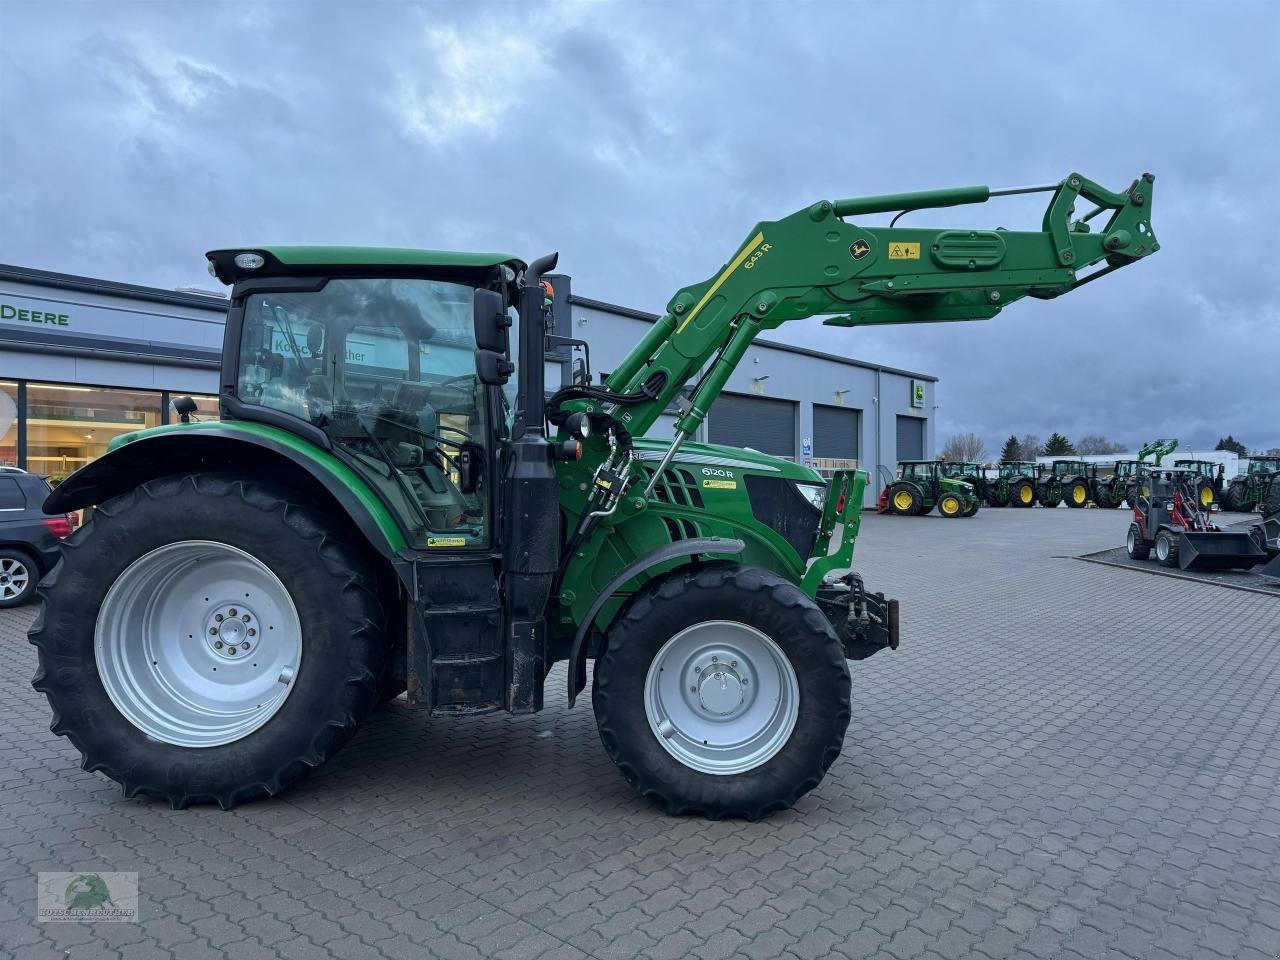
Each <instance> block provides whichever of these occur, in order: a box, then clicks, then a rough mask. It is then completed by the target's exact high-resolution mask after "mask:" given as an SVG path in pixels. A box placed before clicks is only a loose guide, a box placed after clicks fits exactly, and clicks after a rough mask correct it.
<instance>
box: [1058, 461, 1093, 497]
mask: <svg viewBox="0 0 1280 960" xmlns="http://www.w3.org/2000/svg"><path fill="white" fill-rule="evenodd" d="M1052 470H1053V479H1054V480H1055V481H1056V482H1057V485H1058V489H1059V490H1060V491H1061V498H1062V502H1063V503H1065V504H1066V505H1067V506H1068V507H1071V508H1072V509H1079V508H1081V507H1087V506H1088V505H1089V504H1090V503H1091V502H1094V501H1096V500H1097V498H1098V465H1097V464H1096V463H1086V462H1085V461H1084V460H1055V461H1053V468H1052Z"/></svg>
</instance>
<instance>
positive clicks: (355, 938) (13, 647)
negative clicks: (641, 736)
mask: <svg viewBox="0 0 1280 960" xmlns="http://www.w3.org/2000/svg"><path fill="white" fill-rule="evenodd" d="M1126 525H1127V519H1126V518H1125V517H1124V515H1123V514H1122V512H1120V511H1116V512H1111V511H1095V510H1088V511H1068V510H1066V509H1065V508H1061V509H1058V510H1054V511H1048V510H1039V509H1037V510H1031V511H1012V510H1004V511H1000V510H985V511H983V512H982V513H980V514H979V515H978V516H977V517H976V518H974V519H972V520H944V519H942V518H939V517H926V518H913V519H901V518H889V517H874V516H873V517H868V518H867V519H866V521H865V523H864V528H863V535H862V537H861V539H860V542H859V568H860V569H861V570H862V571H863V572H864V573H865V575H866V578H867V582H868V584H869V585H871V586H873V588H877V589H879V588H884V589H887V590H889V591H890V592H891V593H894V594H896V595H897V596H898V597H900V598H901V600H902V604H903V614H902V622H903V632H904V642H903V646H902V649H900V650H899V651H897V652H896V653H882V654H879V655H877V656H876V657H874V658H872V659H871V660H869V661H866V662H864V663H862V664H859V665H856V666H855V672H854V694H853V696H854V711H853V716H854V720H853V723H852V725H851V726H850V728H849V734H848V739H847V740H846V743H845V749H844V754H843V756H842V757H841V758H840V759H839V760H838V761H837V762H836V764H835V765H834V766H833V767H832V769H831V772H830V774H829V776H828V777H827V779H826V780H825V781H824V782H823V783H822V785H821V786H820V787H819V788H818V789H817V790H815V791H813V792H812V793H810V794H809V795H808V796H807V797H805V798H804V799H803V800H802V801H801V802H800V803H799V805H798V806H797V807H796V808H795V809H794V810H791V811H788V812H786V813H783V814H780V815H777V816H774V817H773V818H772V819H770V820H768V821H767V822H764V823H755V824H748V823H736V822H722V823H706V822H703V821H701V820H695V819H672V818H668V817H666V816H663V815H662V814H660V813H659V812H657V811H656V810H655V809H654V808H653V807H652V806H650V805H649V804H648V803H647V802H646V801H644V800H642V799H640V798H638V797H636V796H635V795H634V794H633V793H632V792H631V790H630V789H629V788H628V787H627V786H626V784H625V783H624V782H623V780H622V778H621V777H620V776H619V775H618V774H617V773H616V772H615V771H614V769H613V768H612V766H611V764H610V763H609V761H608V759H607V758H606V756H605V754H604V751H603V750H602V748H601V746H600V742H599V740H598V738H597V736H596V731H595V723H594V720H593V718H592V716H591V711H590V707H589V702H590V701H589V700H588V701H587V703H586V704H583V702H582V701H579V705H578V707H577V708H576V709H575V710H572V711H570V710H569V709H568V708H567V707H566V704H565V701H564V695H563V692H562V690H563V676H562V674H560V673H559V672H557V673H556V674H555V675H554V676H553V678H552V681H551V683H550V686H549V688H548V689H549V697H548V700H549V707H548V709H547V710H546V711H545V712H543V713H542V714H539V715H537V716H532V717H519V718H513V717H507V716H490V717H482V718H472V719H457V720H441V719H429V718H428V717H426V716H423V715H421V714H419V713H416V712H414V711H413V710H411V709H410V708H409V707H408V706H407V705H405V704H402V703H396V704H392V705H391V706H390V707H388V708H386V709H384V710H382V711H381V712H379V713H378V714H376V715H375V716H374V717H373V718H371V719H370V721H369V722H368V723H367V725H366V726H365V728H364V729H363V730H362V731H361V733H360V734H359V736H358V737H357V738H356V740H355V741H354V742H353V743H352V744H351V745H350V746H348V747H347V749H346V750H345V751H344V752H343V753H342V754H341V755H340V756H339V757H338V758H337V759H336V760H335V761H334V762H333V763H331V764H330V765H328V766H327V767H326V768H324V769H322V770H321V771H319V772H318V773H317V774H316V775H315V776H313V777H312V778H311V779H310V780H309V781H307V782H306V783H305V784H303V785H302V786H301V787H299V788H296V789H294V790H293V791H291V792H290V793H289V794H287V795H286V796H284V797H281V798H277V799H274V800H270V801H264V802H260V803H254V804H251V805H249V806H245V807H241V808H239V809H237V810H235V811H232V812H230V813H224V812H222V811H219V810H217V809H209V808H197V809H190V810H186V811H178V812H175V811H172V810H169V809H168V808H167V807H165V806H162V805H159V804H157V803H154V802H151V801H146V800H124V799H122V798H121V796H120V793H119V790H118V789H117V788H116V787H115V785H114V784H112V783H110V782H109V781H107V780H105V779H104V778H102V777H101V776H99V775H96V774H87V773H84V772H82V771H80V769H79V767H78V759H77V755H76V753H75V751H74V749H73V748H72V747H71V746H70V744H68V743H67V742H66V741H65V740H62V739H59V738H57V737H54V736H53V735H52V734H50V733H49V732H48V724H49V715H48V709H47V706H46V704H45V702H44V699H43V698H42V697H40V696H39V695H37V694H36V693H34V692H33V691H32V690H31V688H30V686H29V681H30V678H31V675H32V672H33V670H34V666H35V653H34V650H33V648H31V647H30V646H29V645H28V644H27V642H26V638H25V630H26V627H27V624H28V622H29V620H30V618H31V615H32V612H31V610H30V609H25V610H17V611H0V721H2V722H3V730H4V738H3V740H2V741H0V956H2V957H5V958H8V957H15V958H23V960H26V958H32V960H34V958H54V957H58V958H65V957H72V958H81V957H86V958H88V957H121V958H128V960H147V958H152V957H157V958H158V957H168V956H175V957H180V958H182V960H188V958H190V960H198V958H204V957H233V958H236V960H252V958H259V957H276V956H279V957H288V958H313V957H314V958H319V957H333V958H343V957H377V958H399V957H406V958H407V957H414V958H418V957H440V958H454V957H457V958H479V957H497V958H511V960H520V958H523V960H533V958H537V957H547V958H560V957H564V958H576V957H596V958H601V960H604V958H622V957H633V956H645V957H655V958H658V957H669V958H681V957H697V958H700V960H713V958H728V957H734V958H750V960H774V958H784V957H785V958H794V957H798V958H807V957H833V956H834V957H858V958H860V957H882V956H883V957H892V958H896V960H910V958H915V957H924V958H929V960H939V958H955V957H988V958H1003V957H1042V958H1049V957H1054V958H1056V957H1063V958H1079V957H1117V958H1119V957H1125V958H1152V960H1157V958H1169V957H1184V958H1216V957H1224V958H1240V960H1263V958H1275V957H1277V956H1280V790H1278V789H1277V787H1278V786H1280V784H1278V780H1280V696H1278V694H1280V600H1277V599H1276V598H1273V597H1268V596H1263V595H1259V594H1251V593H1246V592H1243V591H1238V590H1231V589H1226V588H1223V587H1219V586H1215V585H1212V584H1201V583H1192V582H1187V581H1182V580H1174V579H1170V578H1166V577H1155V576H1148V575H1144V574H1142V573H1137V572H1133V571H1129V570H1124V569H1119V568H1113V567H1106V566H1101V565H1098V564H1091V563H1083V562H1080V561H1078V560H1074V559H1070V558H1071V557H1072V556H1074V555H1077V554H1081V553H1085V552H1088V551H1093V550H1100V549H1103V548H1105V547H1108V546H1111V545H1114V544H1117V543H1119V542H1120V540H1121V538H1122V537H1123V535H1124V530H1125V528H1126ZM76 869H91V870H130V871H137V873H138V874H139V883H140V889H141V911H140V912H141V922H139V923H116V924H105V923H98V924H77V923H61V924H49V923H37V922H35V873H36V872H37V871H39V870H76Z"/></svg>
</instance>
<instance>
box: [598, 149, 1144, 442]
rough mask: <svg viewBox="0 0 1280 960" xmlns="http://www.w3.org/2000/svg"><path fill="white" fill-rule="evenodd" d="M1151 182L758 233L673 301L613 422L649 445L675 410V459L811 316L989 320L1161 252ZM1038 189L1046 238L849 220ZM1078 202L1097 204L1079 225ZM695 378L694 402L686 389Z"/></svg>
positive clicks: (624, 371)
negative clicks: (765, 345) (783, 333)
mask: <svg viewBox="0 0 1280 960" xmlns="http://www.w3.org/2000/svg"><path fill="white" fill-rule="evenodd" d="M1153 183H1154V178H1153V177H1152V176H1151V174H1143V175H1142V176H1141V177H1140V178H1139V179H1137V180H1135V181H1134V182H1133V184H1132V185H1131V186H1130V187H1129V188H1128V190H1126V191H1124V192H1123V193H1113V192H1111V191H1109V190H1106V189H1104V188H1103V187H1101V186H1099V185H1098V184H1096V183H1094V182H1092V181H1090V180H1087V179H1085V178H1084V177H1082V176H1080V175H1079V174H1075V173H1073V174H1070V175H1069V176H1067V177H1066V178H1065V179H1064V180H1062V181H1061V182H1060V183H1057V184H1052V185H1047V186H1037V187H1020V188H1011V189H1003V190H993V189H990V188H988V187H985V186H976V187H960V188H956V189H950V190H931V191H923V192H919V193H902V194H890V195H887V196H880V197H865V198H857V199H850V200H836V201H834V202H833V201H828V200H824V201H821V202H819V203H815V204H813V205H812V206H810V207H806V208H805V209H803V210H798V211H796V212H795V213H793V214H791V215H790V216H788V217H784V218H783V219H781V220H776V221H766V222H762V223H758V224H756V226H755V227H754V228H753V229H752V230H751V232H750V234H749V235H748V237H747V240H746V241H745V242H744V243H743V244H742V245H741V246H740V247H739V248H738V250H737V252H736V253H735V255H734V256H733V258H732V259H731V260H730V261H729V262H728V263H726V264H725V265H724V266H723V267H722V268H721V269H720V270H719V271H718V272H717V273H716V274H715V276H713V277H711V278H709V279H707V280H704V281H702V282H701V283H697V284H693V285H691V286H687V287H685V288H683V289H682V290H680V291H678V292H677V293H676V295H675V296H674V297H672V298H671V300H670V302H669V303H668V304H667V308H666V312H665V313H663V315H662V316H661V317H660V318H659V319H658V320H657V322H656V323H654V325H653V327H652V328H651V329H650V330H649V332H648V333H647V334H646V336H645V337H644V338H643V339H642V340H641V341H640V343H638V344H637V345H636V347H635V348H634V349H633V350H632V351H631V353H630V354H629V355H628V356H627V357H626V358H625V359H624V360H623V361H622V363H620V364H619V365H618V367H617V368H616V369H615V370H614V371H613V372H612V373H611V374H610V375H609V377H608V378H607V380H606V386H607V387H608V390H609V392H610V393H611V394H612V395H615V396H617V395H625V396H627V397H628V401H627V402H626V403H621V404H617V405H613V406H612V407H611V408H610V409H609V410H608V412H610V413H611V414H612V415H613V416H615V417H616V418H617V419H618V420H620V421H621V422H622V423H623V424H625V425H626V428H627V430H629V431H630V432H631V434H632V435H633V436H642V435H643V434H644V433H645V432H646V431H647V430H648V429H649V428H650V427H651V426H652V425H653V424H654V423H655V422H656V421H657V419H658V416H659V415H660V414H661V413H662V412H663V411H664V410H665V409H666V408H667V406H668V405H669V404H671V403H673V402H674V403H676V404H677V406H678V407H679V409H680V412H681V415H680V417H679V419H678V421H677V425H676V427H677V435H676V436H677V442H676V444H675V445H673V448H672V449H673V451H674V448H675V447H676V446H679V444H680V442H682V441H683V440H684V439H685V438H687V437H689V436H691V435H692V434H693V432H694V431H695V430H696V429H697V428H698V426H699V425H700V424H701V423H702V421H703V420H704V419H705V418H706V416H707V412H708V411H709V410H710V408H711V405H712V403H713V402H714V401H715V399H716V397H717V396H719V394H720V391H721V390H722V389H723V388H724V386H725V383H726V382H727V381H728V379H729V375H730V374H731V373H732V372H733V370H734V368H735V367H736V366H737V365H738V363H739V362H741V360H742V358H743V356H744V355H745V353H746V350H747V348H748V347H749V346H750V344H751V342H752V341H753V340H754V339H755V337H756V336H757V334H759V333H760V332H761V331H764V330H772V329H774V328H776V327H779V326H781V325H782V324H784V323H787V322H788V321H791V320H799V319H803V318H806V317H813V316H826V317H828V319H827V320H826V321H825V322H826V323H827V324H828V325H831V326H841V327H857V326H867V325H872V324H890V323H941V322H947V321H952V320H981V319H986V318H989V317H994V316H995V315H996V314H998V313H999V312H1000V311H1001V310H1002V309H1003V308H1004V307H1005V306H1006V305H1007V304H1009V303H1011V302H1013V301H1014V300H1018V299H1021V298H1022V297H1026V296H1032V297H1037V298H1040V299H1049V298H1052V297H1057V296H1061V295H1062V294H1064V293H1066V292H1068V291H1070V290H1073V289H1075V288H1076V287H1079V286H1082V285H1083V284H1085V283H1087V282H1089V281H1091V280H1094V279H1096V278H1097V277H1099V276H1102V275H1103V274H1106V273H1109V272H1111V271H1113V270H1116V269H1119V268H1120V267H1122V266H1125V265H1127V264H1130V263H1133V262H1135V261H1136V260H1139V259H1141V258H1143V257H1146V256H1149V255H1150V254H1152V253H1154V252H1155V251H1156V250H1158V249H1159V248H1160V246H1159V244H1158V243H1157V242H1156V237H1155V234H1154V233H1153V232H1152V228H1151V201H1152V187H1153ZM1035 192H1044V193H1051V194H1052V196H1051V197H1050V200H1049V205H1048V208H1047V210H1046V211H1045V215H1044V221H1043V224H1042V226H1041V229H1040V230H1036V231H1013V230H1004V229H997V230H969V229H934V228H915V227H898V226H894V225H892V224H891V225H890V226H888V227H862V226H858V225H857V224H855V223H853V222H850V219H849V218H852V217H858V216H862V215H868V214H877V213H890V212H894V211H903V212H905V211H912V210H921V209H926V208H934V207H949V206H958V205H962V204H973V203H984V202H986V201H987V200H989V199H990V198H991V197H995V196H1007V195H1011V194H1020V193H1035ZM1081 199H1083V200H1085V201H1087V202H1089V203H1090V204H1092V205H1093V206H1092V209H1090V210H1089V211H1087V212H1086V213H1084V215H1083V216H1080V217H1078V218H1075V217H1074V214H1075V207H1076V203H1077V201H1078V200H1081ZM1100 214H1107V216H1106V217H1105V219H1104V220H1103V221H1102V225H1101V227H1100V228H1099V229H1096V230H1095V229H1094V228H1093V227H1092V226H1091V224H1090V221H1093V220H1094V219H1095V218H1096V217H1098V216H1099V215H1100ZM897 219H898V218H897V217H895V218H894V223H896V221H897ZM1098 264H1104V265H1103V266H1101V267H1100V268H1099V269H1098V270H1096V271H1094V272H1092V273H1089V274H1086V275H1083V276H1082V275H1081V273H1080V272H1081V271H1082V270H1085V269H1086V268H1089V267H1092V266H1096V265H1098ZM695 378H697V379H696V384H695V386H694V387H693V391H692V394H691V395H689V396H688V399H686V398H685V396H684V395H682V391H683V390H684V388H685V387H686V385H687V384H689V383H690V381H693V380H695ZM597 402H599V398H597ZM605 405H606V407H609V406H610V405H609V404H608V403H607V402H606V403H605ZM587 409H593V406H592V405H591V404H587Z"/></svg>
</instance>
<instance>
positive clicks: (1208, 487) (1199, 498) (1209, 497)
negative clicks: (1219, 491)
mask: <svg viewBox="0 0 1280 960" xmlns="http://www.w3.org/2000/svg"><path fill="white" fill-rule="evenodd" d="M1215 499H1217V495H1216V493H1215V491H1214V489H1213V484H1212V483H1211V482H1210V481H1208V480H1206V479H1204V478H1203V477H1201V478H1200V479H1199V480H1197V481H1196V503H1197V504H1198V505H1199V507H1200V509H1201V510H1208V509H1209V508H1210V507H1212V506H1213V501H1214V500H1215Z"/></svg>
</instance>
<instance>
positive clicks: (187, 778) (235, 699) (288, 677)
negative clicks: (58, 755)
mask: <svg viewBox="0 0 1280 960" xmlns="http://www.w3.org/2000/svg"><path fill="white" fill-rule="evenodd" d="M375 559H376V558H371V557H369V556H368V552H367V550H366V549H364V548H363V547H362V546H361V545H358V544H357V542H356V541H355V539H354V538H353V536H352V535H351V534H350V533H349V532H348V531H347V530H346V529H345V528H344V527H343V526H342V525H341V524H340V523H339V522H337V521H335V520H333V519H331V518H329V517H327V516H326V515H325V514H324V513H322V512H321V511H319V510H316V509H314V508H312V507H310V506H308V505H305V504H303V503H300V502H298V499H297V498H296V497H295V496H293V495H292V494H291V493H290V491H289V490H287V489H284V488H282V487H279V486H275V485H272V484H267V483H258V482H255V481H250V480H246V479H242V478H239V477H237V476H234V475H229V474H195V475H191V476H186V477H166V478H162V479H158V480H152V481H149V482H147V483H145V484H143V485H142V486H141V487H140V488H138V489H136V490H133V491H131V492H129V493H126V494H124V495H122V496H119V497H116V498H115V499H113V500H110V501H108V502H107V503H105V504H102V505H101V506H99V507H98V509H97V510H95V511H94V516H93V519H92V520H91V521H90V522H89V523H88V524H87V525H86V526H84V527H83V528H81V529H80V530H78V531H77V532H76V533H75V534H73V535H72V537H71V538H69V539H68V540H67V541H66V544H65V549H64V551H63V560H62V561H61V563H59V564H58V566H57V567H56V568H55V570H54V572H53V573H52V574H51V575H50V576H49V577H48V578H46V579H45V581H44V583H43V584H42V585H41V586H40V590H39V594H40V599H41V601H42V606H41V610H40V614H39V616H38V617H37V619H36V622H35V624H34V625H33V626H32V628H31V631H30V639H31V642H32V643H33V644H35V646H36V647H37V648H38V649H39V656H40V665H39V668H38V670H37V671H36V676H35V679H34V680H33V681H32V683H33V686H35V688H36V689H37V690H39V691H40V692H41V693H44V694H45V696H46V697H48V699H49V704H50V706H52V708H53V724H52V726H51V729H52V731H53V732H54V733H56V734H59V735H60V736H65V737H67V738H68V739H69V740H70V741H71V742H72V743H73V744H74V745H75V746H76V748H77V749H78V750H79V751H80V753H81V754H82V755H83V758H84V760H83V763H82V766H83V767H84V769H86V770H90V771H101V772H102V773H105V774H106V775H107V776H109V777H110V778H111V779H113V780H115V781H117V782H118V783H120V784H121V785H122V786H123V788H124V793H125V796H127V797H133V796H136V795H138V794H143V795H146V796H152V797H158V798H160V799H163V800H167V801H168V802H169V803H170V804H172V805H173V806H174V807H175V808H180V807H184V806H186V805H187V804H189V803H193V802H202V801H214V802H217V803H218V804H219V805H220V806H222V807H223V808H224V809H228V808H230V807H232V806H234V805H236V804H237V803H240V802H243V801H245V800H250V799H253V798H255V797H260V796H266V795H274V794H276V793H279V792H280V791H281V790H283V789H284V788H285V787H287V786H288V785H289V784H291V783H293V782H294V781H296V780H298V779H300V778H301V777H303V776H304V775H306V774H307V773H308V772H309V771H310V770H311V769H312V768H314V767H317V766H319V765H320V764H322V763H324V762H325V761H326V760H327V759H329V758H330V757H332V756H333V755H334V754H335V753H337V752H338V750H339V749H340V748H341V747H342V746H343V745H344V744H345V743H346V742H347V740H348V739H350V737H351V735H352V734H353V733H354V732H355V729H356V725H357V723H358V722H359V721H360V720H361V719H363V717H364V716H365V715H366V714H367V713H368V712H369V710H370V709H371V707H372V706H373V704H374V702H375V696H376V694H377V685H378V679H379V678H380V677H381V676H382V675H383V668H384V662H385V658H386V654H387V649H388V647H387V639H386V636H385V634H384V616H383V610H382V606H381V604H380V603H379V599H378V597H379V593H378V588H379V585H378V584H377V583H376V582H375V581H374V579H373V577H372V576H371V574H370V572H369V571H371V570H373V569H376V568H375V567H374V565H373V564H374V561H375Z"/></svg>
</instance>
